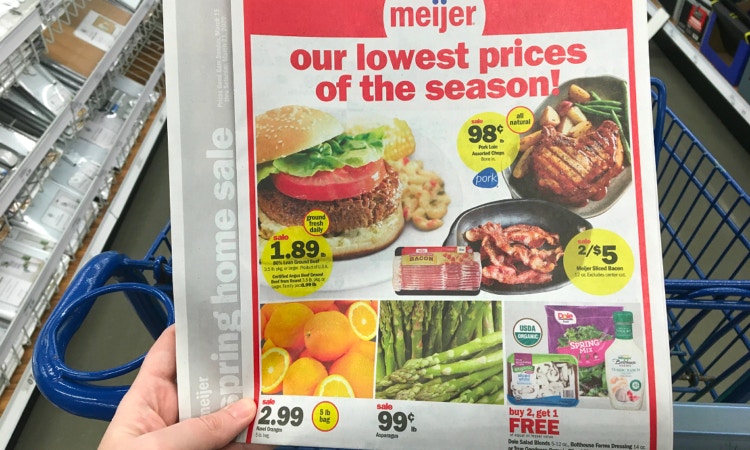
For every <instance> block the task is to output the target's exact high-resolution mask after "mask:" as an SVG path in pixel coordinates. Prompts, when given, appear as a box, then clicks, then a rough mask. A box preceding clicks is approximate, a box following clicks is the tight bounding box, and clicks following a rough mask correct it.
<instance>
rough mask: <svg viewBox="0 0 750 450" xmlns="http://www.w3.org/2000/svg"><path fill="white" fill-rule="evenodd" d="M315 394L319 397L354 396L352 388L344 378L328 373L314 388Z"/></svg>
mask: <svg viewBox="0 0 750 450" xmlns="http://www.w3.org/2000/svg"><path fill="white" fill-rule="evenodd" d="M315 395H317V396H319V397H346V398H354V390H353V389H352V386H351V385H350V384H349V382H348V381H346V378H344V377H342V376H341V375H328V376H327V377H325V378H323V381H321V382H320V384H319V385H318V387H317V388H316V389H315Z"/></svg>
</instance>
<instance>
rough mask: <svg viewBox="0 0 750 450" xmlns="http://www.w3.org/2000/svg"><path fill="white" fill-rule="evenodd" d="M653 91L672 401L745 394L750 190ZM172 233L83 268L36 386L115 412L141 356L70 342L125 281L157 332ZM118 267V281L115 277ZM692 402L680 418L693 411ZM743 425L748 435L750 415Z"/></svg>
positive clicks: (83, 410)
mask: <svg viewBox="0 0 750 450" xmlns="http://www.w3.org/2000/svg"><path fill="white" fill-rule="evenodd" d="M652 98H653V108H654V141H655V145H656V161H657V177H658V187H659V201H660V218H661V223H662V246H663V259H664V270H665V278H666V280H665V290H666V294H667V304H666V307H667V312H668V319H669V333H670V347H671V350H672V353H671V354H672V373H673V392H674V399H675V401H676V402H677V403H675V405H683V404H687V403H688V402H704V403H710V404H711V405H717V404H730V403H731V404H737V403H747V402H748V401H750V339H748V328H749V327H750V317H748V314H750V301H748V300H750V281H748V279H750V264H748V262H749V261H750V240H749V239H748V236H747V233H748V224H750V198H748V195H747V194H746V193H745V192H744V191H743V190H742V189H741V188H740V186H739V185H738V184H737V183H736V182H735V180H733V179H732V177H731V176H730V175H729V174H728V173H727V172H726V171H725V170H724V169H723V168H722V167H721V166H720V165H719V164H718V162H717V161H716V160H715V158H714V157H713V156H712V155H711V154H710V153H709V152H708V150H707V149H706V148H705V147H704V146H703V145H702V144H701V143H700V142H699V141H698V139H697V138H696V137H695V136H694V135H693V134H692V133H691V132H690V130H688V129H687V127H686V126H685V125H684V124H683V123H682V122H681V121H680V120H679V118H678V117H677V116H676V115H675V114H674V113H673V112H672V111H671V110H670V109H669V107H668V106H667V104H666V88H665V87H664V85H663V83H662V82H661V81H659V80H656V79H654V80H652ZM168 234H169V226H168V225H167V226H166V227H165V228H164V229H163V230H162V232H161V233H160V235H159V236H157V239H156V240H155V242H154V244H153V245H152V247H151V249H149V252H148V253H147V254H146V257H145V258H144V259H143V260H131V259H129V258H127V257H126V256H123V255H120V254H117V253H113V252H107V253H103V254H101V255H99V256H98V257H97V258H94V259H92V260H91V261H90V262H89V263H87V264H86V265H85V267H83V268H82V269H81V270H80V271H79V273H78V274H77V275H76V277H75V278H74V280H73V282H72V283H71V285H70V287H69V288H68V289H67V290H66V292H65V294H64V295H63V297H62V298H61V299H60V302H59V304H58V305H57V307H56V308H55V309H54V310H53V312H52V314H51V316H50V318H49V320H48V321H47V322H46V323H45V325H44V326H43V328H42V330H41V334H40V337H39V342H38V343H37V345H36V347H35V350H34V356H33V369H34V376H35V377H36V381H37V384H38V387H39V390H40V391H41V392H42V394H44V395H45V396H46V397H47V398H48V399H50V401H52V402H53V403H54V404H56V405H58V406H59V407H61V408H63V409H65V410H66V411H69V412H71V413H73V414H76V415H78V416H83V417H89V418H95V419H102V420H109V419H110V418H111V417H112V415H113V413H114V410H115V408H116V407H117V405H118V404H119V401H120V399H121V398H122V396H123V395H124V393H125V392H126V391H127V389H128V386H116V387H104V386H100V385H96V384H94V381H96V380H101V379H108V378H113V377H115V376H119V375H121V374H123V373H127V372H130V371H132V370H135V369H136V368H137V367H139V365H140V362H141V361H142V359H143V356H141V357H140V358H137V359H135V360H133V361H131V362H129V363H127V364H124V365H123V366H120V367H116V368H113V369H109V370H105V371H100V372H80V371H76V370H73V369H70V368H69V367H67V366H66V365H65V348H66V346H67V343H68V342H69V341H70V339H71V337H72V336H73V335H74V334H75V332H76V330H77V329H78V328H79V327H80V325H81V323H82V322H83V320H84V318H85V317H86V314H87V313H88V311H89V310H90V308H91V306H92V304H93V302H94V301H95V300H96V298H97V297H98V296H100V295H104V294H105V293H108V292H112V291H122V292H125V293H126V295H127V296H128V298H129V299H130V301H131V303H132V304H133V306H134V308H135V309H136V311H137V313H138V315H139V317H140V318H141V320H143V321H144V323H145V324H146V327H147V329H148V330H149V332H150V333H151V334H152V335H153V336H157V335H158V334H159V333H160V332H161V331H162V330H163V329H164V328H165V326H166V325H167V324H169V323H171V322H172V321H173V320H174V316H173V312H172V305H171V302H170V298H171V260H170V257H171V247H170V245H169V239H168ZM165 248H166V251H164V253H163V254H160V253H159V249H165ZM111 279H115V280H116V281H117V283H112V284H107V283H108V281H110V280H111ZM737 408H738V407H737V406H736V405H733V406H732V407H729V406H727V409H725V411H728V412H729V416H731V417H733V418H734V419H735V420H738V419H737V418H738V417H747V414H748V411H750V409H747V408H745V407H742V406H740V407H739V409H737ZM712 411H714V412H715V410H712ZM737 411H740V412H741V414H739V415H738V414H737ZM692 414H693V412H692V411H689V412H685V413H681V414H676V418H679V419H680V420H682V419H684V420H688V421H690V420H696V419H694V418H693V415H692ZM700 417H703V416H702V415H701V416H700ZM715 417H717V418H718V417H720V416H718V415H717V416H715ZM722 417H723V416H722ZM717 420H721V419H717ZM745 423H746V422H745ZM723 426H724V428H725V429H727V428H728V427H729V428H731V427H732V426H733V425H732V424H730V423H729V422H724V423H723ZM676 427H677V425H676ZM737 429H738V430H740V434H744V436H747V439H748V441H743V442H750V432H748V431H747V427H746V426H743V425H738V426H737ZM743 430H744V431H743Z"/></svg>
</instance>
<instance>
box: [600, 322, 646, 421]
mask: <svg viewBox="0 0 750 450" xmlns="http://www.w3.org/2000/svg"><path fill="white" fill-rule="evenodd" d="M612 319H613V320H614V322H615V341H614V342H613V343H612V345H610V347H609V348H608V349H607V351H606V352H605V353H604V360H605V363H604V364H605V365H604V368H605V374H606V377H607V391H608V392H609V402H610V403H611V404H612V407H613V408H615V409H631V410H632V409H641V405H642V404H643V395H644V394H645V392H646V383H645V378H644V377H645V374H646V366H645V359H644V357H643V352H642V351H641V349H640V348H639V347H638V346H637V345H635V343H634V342H633V313H632V312H630V311H617V312H615V313H613V314H612Z"/></svg>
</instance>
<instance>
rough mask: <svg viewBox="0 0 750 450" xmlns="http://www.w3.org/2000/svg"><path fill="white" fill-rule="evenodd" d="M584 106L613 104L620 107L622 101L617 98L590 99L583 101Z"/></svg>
mask: <svg viewBox="0 0 750 450" xmlns="http://www.w3.org/2000/svg"><path fill="white" fill-rule="evenodd" d="M584 105H586V106H592V107H593V106H615V107H617V108H622V102H621V101H618V100H591V101H588V102H586V103H584Z"/></svg>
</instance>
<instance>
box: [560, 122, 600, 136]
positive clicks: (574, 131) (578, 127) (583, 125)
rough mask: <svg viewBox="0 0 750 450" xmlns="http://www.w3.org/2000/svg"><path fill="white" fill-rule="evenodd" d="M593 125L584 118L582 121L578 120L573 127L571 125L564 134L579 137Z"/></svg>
mask: <svg viewBox="0 0 750 450" xmlns="http://www.w3.org/2000/svg"><path fill="white" fill-rule="evenodd" d="M593 127H594V124H593V123H591V122H590V121H588V120H584V121H583V122H578V123H577V124H575V125H573V127H571V128H570V129H569V130H568V132H567V133H566V134H567V135H568V136H570V137H573V138H576V139H578V138H579V137H581V136H583V135H584V134H586V133H588V132H589V130H591V129H592V128H593Z"/></svg>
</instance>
